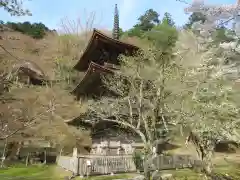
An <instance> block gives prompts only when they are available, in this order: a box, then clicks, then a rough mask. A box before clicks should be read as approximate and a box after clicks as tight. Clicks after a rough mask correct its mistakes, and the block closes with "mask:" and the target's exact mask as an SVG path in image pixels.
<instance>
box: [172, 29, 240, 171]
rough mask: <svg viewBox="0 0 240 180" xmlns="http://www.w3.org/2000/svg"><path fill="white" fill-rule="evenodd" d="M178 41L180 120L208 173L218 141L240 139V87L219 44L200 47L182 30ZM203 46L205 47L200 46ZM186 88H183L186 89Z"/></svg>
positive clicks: (191, 34)
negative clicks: (220, 52)
mask: <svg viewBox="0 0 240 180" xmlns="http://www.w3.org/2000/svg"><path fill="white" fill-rule="evenodd" d="M179 37H180V38H179V41H178V42H177V45H176V49H177V50H178V51H177V52H176V57H177V58H178V59H179V61H178V62H179V63H180V64H179V67H181V68H180V70H179V83H178V84H176V86H178V89H179V90H180V92H181V93H180V94H179V96H178V97H179V98H180V99H176V100H177V101H179V103H181V110H180V112H179V113H181V116H182V117H181V119H182V120H181V123H182V125H183V126H184V127H185V130H186V131H188V132H190V135H189V136H188V138H187V141H186V143H188V141H189V140H192V142H193V143H194V144H195V147H196V150H197V152H198V153H199V157H200V158H201V159H202V160H203V162H204V171H205V173H206V174H208V175H209V174H211V172H212V168H213V165H212V157H213V153H214V148H215V146H216V144H217V143H219V142H220V141H222V140H224V141H226V140H230V141H235V142H239V137H240V136H239V122H240V121H239V110H240V109H239V90H238V88H236V87H238V83H237V82H236V80H235V79H231V78H229V76H228V74H226V72H225V66H226V65H225V64H224V61H225V57H224V56H223V57H219V56H218V55H217V52H219V48H218V47H217V48H209V49H207V50H206V49H205V48H199V46H200V45H199V43H198V39H197V37H196V36H195V35H193V33H190V32H182V33H181V35H180V36H179ZM200 49H202V50H200ZM183 90H184V91H183Z"/></svg>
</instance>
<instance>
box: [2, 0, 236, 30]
mask: <svg viewBox="0 0 240 180" xmlns="http://www.w3.org/2000/svg"><path fill="white" fill-rule="evenodd" d="M186 2H191V0H186ZM206 2H209V3H218V4H219V3H220V4H222V3H225V4H232V3H235V2H236V0H207V1H206ZM114 4H118V8H119V14H120V27H121V28H123V29H124V30H126V29H129V28H131V27H132V26H133V25H134V24H136V22H137V18H138V17H139V16H140V15H142V14H143V13H144V12H145V11H146V10H147V9H149V8H153V9H154V10H155V11H157V12H158V13H159V14H160V16H161V17H162V15H163V14H164V12H169V13H170V14H171V15H172V17H173V19H174V21H175V22H176V24H177V25H182V24H184V23H186V21H187V19H188V15H186V14H185V13H184V7H186V5H185V4H184V3H181V2H177V1H176V0H68V1H67V0H31V1H26V0H25V1H24V7H26V8H28V9H29V10H30V11H31V12H32V14H33V16H30V17H29V16H25V17H11V16H10V15H9V14H8V13H6V12H5V11H4V10H3V9H2V8H1V9H0V20H3V21H20V22H23V21H30V22H42V23H44V24H45V25H47V26H48V27H49V28H51V29H57V30H58V29H59V24H60V21H61V19H62V18H65V17H67V18H68V19H70V20H76V19H81V21H82V23H83V24H84V22H86V17H88V16H89V14H90V13H91V12H95V15H96V18H95V24H94V27H96V28H103V29H112V26H113V11H114Z"/></svg>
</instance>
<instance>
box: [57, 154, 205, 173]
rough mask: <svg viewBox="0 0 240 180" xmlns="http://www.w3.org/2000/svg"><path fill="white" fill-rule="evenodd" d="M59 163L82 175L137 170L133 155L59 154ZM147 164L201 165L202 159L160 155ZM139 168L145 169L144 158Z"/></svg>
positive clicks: (165, 166)
mask: <svg viewBox="0 0 240 180" xmlns="http://www.w3.org/2000/svg"><path fill="white" fill-rule="evenodd" d="M57 164H58V165H59V166H61V167H63V168H64V169H66V170H69V171H72V172H73V173H74V174H77V175H80V176H85V175H99V174H110V173H121V172H136V171H137V168H136V165H135V163H134V160H133V157H132V156H80V157H67V156H59V157H58V159H57ZM147 164H148V166H149V167H148V169H149V170H150V171H154V170H168V169H181V168H191V167H196V166H201V161H199V160H194V159H193V158H192V157H191V156H189V155H173V156H163V155H159V156H156V157H153V158H151V159H148V163H147ZM138 170H140V171H142V170H143V161H142V160H141V162H140V166H139V165H138Z"/></svg>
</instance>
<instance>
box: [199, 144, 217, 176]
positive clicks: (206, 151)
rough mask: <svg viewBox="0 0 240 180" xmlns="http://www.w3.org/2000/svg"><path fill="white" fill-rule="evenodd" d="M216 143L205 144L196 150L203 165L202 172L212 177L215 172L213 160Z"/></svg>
mask: <svg viewBox="0 0 240 180" xmlns="http://www.w3.org/2000/svg"><path fill="white" fill-rule="evenodd" d="M214 147H215V146H214V143H213V142H210V141H208V142H206V143H205V144H200V143H199V146H197V147H196V148H197V149H198V150H197V151H198V153H199V155H200V158H201V160H202V163H203V167H202V171H203V172H204V173H205V174H206V175H207V176H209V175H211V173H212V170H213V164H212V158H213V154H214Z"/></svg>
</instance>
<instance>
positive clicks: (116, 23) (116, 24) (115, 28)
mask: <svg viewBox="0 0 240 180" xmlns="http://www.w3.org/2000/svg"><path fill="white" fill-rule="evenodd" d="M112 36H113V38H114V39H119V14H118V8H117V4H115V11H114V26H113V35H112Z"/></svg>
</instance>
